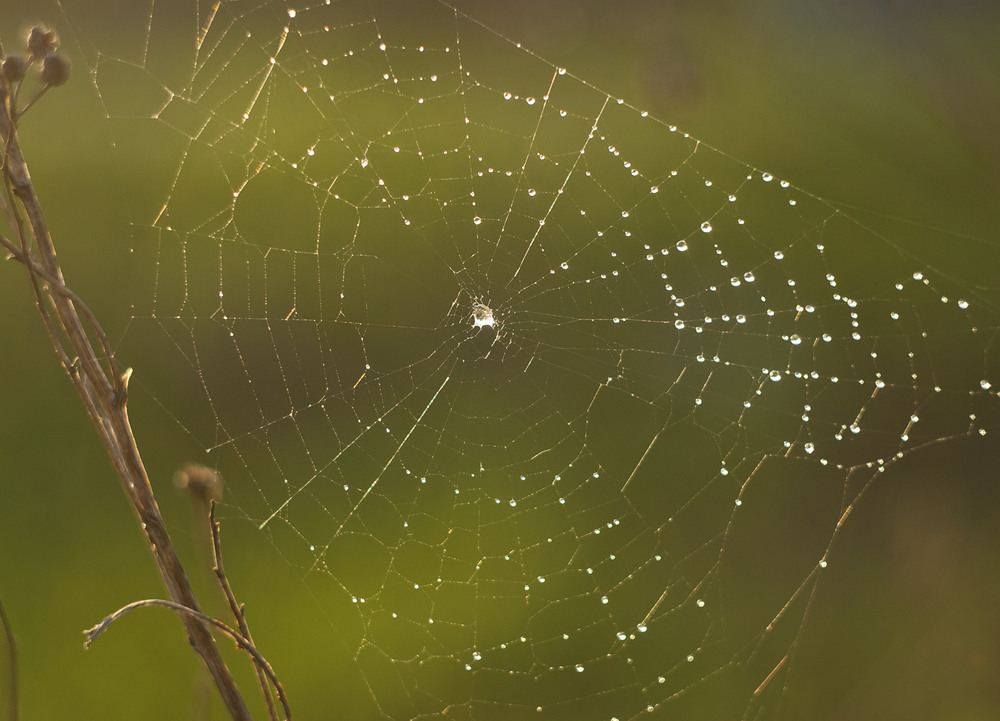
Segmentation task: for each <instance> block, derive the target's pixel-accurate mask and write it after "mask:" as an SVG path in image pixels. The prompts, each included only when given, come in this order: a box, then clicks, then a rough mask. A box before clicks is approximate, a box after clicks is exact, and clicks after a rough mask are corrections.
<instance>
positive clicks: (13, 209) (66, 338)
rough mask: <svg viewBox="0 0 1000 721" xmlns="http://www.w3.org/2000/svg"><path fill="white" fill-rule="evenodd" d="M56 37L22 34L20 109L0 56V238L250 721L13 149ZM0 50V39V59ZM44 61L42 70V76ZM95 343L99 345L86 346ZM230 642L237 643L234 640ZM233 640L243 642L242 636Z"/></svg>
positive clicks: (114, 374) (95, 326) (187, 618)
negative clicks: (25, 90)
mask: <svg viewBox="0 0 1000 721" xmlns="http://www.w3.org/2000/svg"><path fill="white" fill-rule="evenodd" d="M57 43H58V39H57V37H56V35H55V33H54V32H53V31H51V30H48V29H45V28H41V27H37V28H33V29H32V31H31V33H30V34H29V35H28V40H27V48H26V49H27V50H28V52H29V54H30V60H29V65H30V64H33V63H35V62H36V61H41V62H42V66H43V67H42V80H43V82H44V83H45V85H44V87H43V88H42V91H41V92H40V93H39V94H38V95H37V96H36V97H35V98H34V99H33V100H32V101H31V102H30V103H28V105H27V106H25V108H23V109H21V111H20V113H18V111H17V90H18V89H19V88H20V86H21V84H22V83H23V77H20V78H19V77H18V72H16V71H18V67H17V63H18V61H12V63H11V64H10V65H9V66H8V63H7V60H10V58H7V60H5V61H4V63H3V68H4V69H6V68H7V67H10V68H11V70H10V76H11V77H12V78H13V80H11V78H10V77H8V73H7V71H6V70H4V72H0V143H2V145H3V148H2V160H0V171H2V173H0V174H2V184H3V191H2V193H0V212H3V213H4V215H6V217H7V221H8V227H9V228H10V229H11V231H12V232H13V233H14V238H7V237H5V236H4V235H3V234H2V233H0V245H2V246H3V247H4V248H5V249H6V250H7V251H8V253H9V254H10V256H11V257H12V258H14V259H16V260H18V261H19V262H20V263H21V264H22V265H24V267H25V269H26V270H27V273H28V280H29V283H30V285H31V289H32V292H33V294H34V297H35V305H36V307H37V308H38V312H39V313H40V315H41V317H42V322H43V324H44V325H45V329H46V331H47V333H48V335H49V339H50V340H51V342H52V346H53V348H54V350H55V352H56V355H57V356H58V358H59V361H60V362H61V363H62V365H63V367H64V368H65V370H66V372H67V374H68V375H69V377H70V380H71V381H72V382H73V385H74V387H75V388H76V390H77V393H78V394H79V396H80V399H81V400H82V401H83V405H84V407H85V408H86V409H87V413H88V415H89V416H90V419H91V421H92V422H93V424H94V427H95V428H96V429H97V432H98V435H99V436H100V437H101V441H102V442H103V444H104V446H105V448H106V450H107V452H108V456H109V458H110V459H111V463H112V465H113V466H114V468H115V471H116V472H117V474H118V477H119V479H120V480H121V484H122V489H123V490H124V492H125V495H126V496H127V497H128V499H129V502H130V503H131V505H132V508H133V510H134V512H135V515H136V518H137V520H138V521H139V525H140V527H141V528H142V531H143V533H144V534H145V536H146V541H147V543H148V544H149V547H150V550H151V551H152V554H153V559H154V560H155V562H156V565H157V568H158V569H159V571H160V576H161V578H162V579H163V583H164V586H165V587H166V589H167V592H168V594H169V596H170V598H171V599H172V601H170V602H163V603H162V604H161V605H168V606H169V607H170V608H174V609H176V610H177V611H178V612H179V616H180V619H181V622H182V623H183V624H184V627H185V629H186V631H187V634H188V640H189V642H190V643H191V645H192V646H193V647H194V649H195V650H196V651H197V652H198V654H199V655H200V656H201V658H202V660H203V661H204V663H205V665H206V667H207V668H208V671H209V673H210V674H211V676H212V679H213V681H214V682H215V685H216V687H217V688H218V689H219V693H220V695H221V697H222V700H223V703H224V704H225V706H226V709H227V710H228V712H229V715H230V716H231V717H232V718H233V719H234V720H235V721H249V720H250V713H249V711H248V710H247V706H246V702H245V701H244V700H243V697H242V695H241V694H240V691H239V689H238V688H237V686H236V682H235V681H234V680H233V677H232V674H231V673H230V672H229V669H228V667H227V666H226V664H225V661H223V659H222V656H221V654H220V653H219V649H218V646H217V645H216V643H215V639H214V638H213V637H212V634H211V632H210V630H209V626H210V625H215V626H218V624H217V622H216V623H212V619H209V618H208V617H206V616H204V614H202V613H201V612H200V610H199V606H198V600H197V599H196V598H195V595H194V591H193V590H192V588H191V584H190V583H189V581H188V578H187V574H186V572H185V570H184V567H183V565H182V564H181V561H180V558H179V557H178V556H177V553H176V551H175V550H174V546H173V542H172V541H171V539H170V535H169V534H168V533H167V528H166V524H165V523H164V522H163V518H162V517H161V516H160V510H159V507H158V506H157V503H156V498H155V497H154V495H153V489H152V487H151V486H150V483H149V477H148V476H147V474H146V469H145V467H144V466H143V463H142V458H141V457H140V455H139V449H138V447H137V446H136V442H135V438H134V436H133V435H132V427H131V425H130V424H129V420H128V412H127V408H126V401H127V398H128V395H127V385H128V379H129V375H130V374H131V370H126V371H125V372H121V371H120V370H119V368H118V364H117V361H116V359H115V356H114V353H113V350H112V348H111V345H110V343H109V342H108V339H107V336H106V334H105V332H104V329H103V328H102V327H101V325H100V323H98V321H97V319H96V318H95V317H94V315H93V313H92V312H91V311H90V309H89V308H88V307H87V306H86V305H85V304H84V303H83V301H82V300H81V299H80V298H79V296H77V295H76V294H75V293H73V292H72V291H71V290H70V289H69V288H68V287H67V286H66V283H65V281H64V280H63V274H62V268H61V267H60V265H59V260H58V258H57V257H56V251H55V245H54V244H53V241H52V237H51V235H50V233H49V229H48V226H47V225H46V222H45V217H44V215H43V213H42V208H41V204H40V203H39V200H38V196H37V195H36V193H35V188H34V186H33V185H32V182H31V176H30V175H29V173H28V166H27V163H26V162H25V159H24V156H23V155H22V152H21V146H20V142H19V140H18V131H17V120H18V118H19V117H20V116H23V114H24V111H25V110H27V108H28V107H30V106H31V105H33V104H34V103H35V102H36V101H37V100H38V98H40V97H41V96H42V94H44V92H45V90H47V89H48V88H49V87H54V86H56V85H60V84H61V83H64V82H65V81H66V79H67V77H68V71H69V63H68V61H66V62H63V61H59V60H52V58H53V57H60V56H58V55H55V56H54V55H53V53H54V52H55V49H56V46H57ZM3 56H4V52H3V47H2V45H0V57H3ZM46 65H47V66H48V68H49V70H48V73H47V74H46ZM95 342H96V344H97V346H98V347H99V348H100V352H98V351H97V350H96V349H95ZM230 635H232V634H230ZM237 635H239V634H237ZM240 638H242V636H240ZM237 643H238V644H239V643H240V641H239V640H237ZM247 643H248V642H247ZM241 645H242V646H243V647H244V648H247V646H246V644H241ZM250 648H252V646H250ZM251 655H253V654H251ZM258 655H259V654H258ZM268 668H269V667H268Z"/></svg>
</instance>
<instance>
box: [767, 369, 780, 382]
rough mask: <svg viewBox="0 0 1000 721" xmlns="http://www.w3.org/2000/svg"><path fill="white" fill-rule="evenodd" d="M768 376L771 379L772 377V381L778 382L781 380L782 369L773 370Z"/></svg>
mask: <svg viewBox="0 0 1000 721" xmlns="http://www.w3.org/2000/svg"><path fill="white" fill-rule="evenodd" d="M768 377H769V378H770V379H771V380H772V381H775V382H777V381H780V380H781V371H771V372H770V373H769V374H768Z"/></svg>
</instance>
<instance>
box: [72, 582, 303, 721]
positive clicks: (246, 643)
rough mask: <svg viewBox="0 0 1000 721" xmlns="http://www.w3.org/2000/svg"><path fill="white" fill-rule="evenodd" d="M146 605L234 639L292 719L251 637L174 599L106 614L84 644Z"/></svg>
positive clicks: (136, 604)
mask: <svg viewBox="0 0 1000 721" xmlns="http://www.w3.org/2000/svg"><path fill="white" fill-rule="evenodd" d="M144 606H162V607H164V608H172V609H173V610H175V611H177V612H178V613H180V614H182V615H184V616H190V617H191V618H195V619H197V620H199V621H201V622H203V623H207V624H210V625H211V626H213V627H215V628H217V629H219V630H220V631H222V633H224V634H226V635H227V636H229V637H230V638H231V639H233V641H235V642H236V645H237V646H238V647H239V648H241V649H243V650H244V651H246V652H247V653H248V654H249V655H250V658H252V659H253V662H254V666H255V667H256V668H257V669H259V670H260V671H261V673H263V674H264V675H265V676H266V677H267V678H268V679H269V680H270V681H271V683H273V684H274V688H275V689H276V690H277V692H278V698H279V699H280V700H281V705H282V706H283V707H284V709H285V718H286V719H289V720H290V719H291V717H292V715H291V712H290V711H289V708H288V699H287V698H286V697H285V689H284V688H282V686H281V683H280V682H279V681H278V676H277V674H275V672H274V669H273V668H271V664H269V663H268V662H267V659H266V658H264V657H263V656H262V655H261V654H260V651H258V650H257V649H256V648H254V645H253V643H252V642H251V641H250V639H248V638H247V637H246V636H244V635H242V634H240V632H239V631H234V630H233V629H232V628H230V627H229V626H227V625H226V624H224V623H223V622H222V621H219V620H218V619H215V618H212V617H211V616H208V615H206V614H204V613H202V612H201V611H196V610H194V609H193V608H188V607H187V606H184V605H182V604H179V603H174V602H173V601H164V600H163V599H161V598H147V599H145V600H142V601H133V602H132V603H130V604H128V605H126V606H123V607H122V608H119V609H118V610H117V611H115V612H114V613H112V614H111V615H110V616H105V617H104V619H103V620H102V621H101V622H100V623H99V624H97V625H96V626H94V627H93V628H88V629H87V630H86V631H84V632H83V633H84V635H85V636H86V637H87V640H86V641H84V643H83V645H84V646H85V647H86V648H90V645H91V644H92V643H93V642H94V641H96V640H97V637H98V636H100V635H101V634H102V633H104V632H105V631H106V630H107V629H108V627H109V626H110V625H111V624H112V623H114V622H115V621H117V620H118V619H119V618H121V617H122V616H124V615H125V614H126V613H128V612H129V611H134V610H135V609H137V608H143V607H144Z"/></svg>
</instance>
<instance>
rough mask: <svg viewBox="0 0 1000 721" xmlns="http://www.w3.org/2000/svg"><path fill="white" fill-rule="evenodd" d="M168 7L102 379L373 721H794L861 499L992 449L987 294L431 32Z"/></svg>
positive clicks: (680, 137) (113, 81)
mask: <svg viewBox="0 0 1000 721" xmlns="http://www.w3.org/2000/svg"><path fill="white" fill-rule="evenodd" d="M185 12H187V14H186V15H184V14H183V13H177V14H176V15H175V14H171V13H170V12H168V10H167V9H165V8H161V7H160V6H153V7H152V9H150V8H141V9H131V10H129V9H122V10H121V13H122V14H121V16H120V17H121V19H122V23H123V25H124V24H126V23H127V22H129V21H130V20H134V21H135V23H136V24H135V27H138V28H142V31H141V32H137V33H135V34H134V35H131V36H126V35H122V36H121V37H118V38H116V45H115V46H114V47H115V51H114V53H110V54H108V53H101V54H99V55H98V58H97V61H96V64H95V65H94V67H93V72H92V78H93V83H94V85H95V87H96V89H97V91H98V93H99V96H100V99H101V102H102V106H103V109H104V113H105V114H106V117H107V119H108V121H109V124H110V127H111V137H112V138H113V141H114V144H115V147H116V150H117V151H118V158H119V163H120V165H121V167H122V170H123V173H124V174H125V176H126V177H127V178H129V180H130V186H131V194H130V199H129V200H130V208H131V210H130V214H131V220H132V231H133V233H132V242H131V248H130V252H131V254H132V256H133V260H134V263H133V265H134V276H133V278H134V284H133V285H134V290H133V294H132V298H133V305H132V312H131V322H130V325H129V329H128V332H127V334H126V338H125V346H124V348H125V349H126V350H127V354H128V356H129V361H130V362H132V363H134V364H135V365H136V366H137V367H138V368H140V369H142V373H141V375H142V378H143V382H144V383H145V384H146V386H147V387H148V388H149V389H150V390H151V391H152V392H153V394H154V395H155V396H156V398H157V399H158V400H159V402H160V403H162V404H163V405H164V406H165V407H166V408H167V409H168V410H169V411H170V412H171V413H172V414H173V415H174V416H175V417H176V418H177V419H178V421H179V422H180V423H181V425H182V426H183V428H184V429H185V431H186V432H187V433H188V434H190V436H191V437H192V438H194V439H196V440H197V441H198V443H199V444H200V445H201V446H203V447H204V448H205V449H206V450H207V451H208V452H209V453H210V454H211V456H212V459H213V462H214V463H216V464H217V465H218V466H219V467H220V468H221V469H222V471H223V473H224V475H225V476H226V478H227V482H228V490H227V492H228V494H229V495H228V497H227V504H228V508H227V511H228V514H229V516H230V518H231V519H232V518H233V517H239V518H244V519H246V520H247V521H249V522H250V523H252V525H253V527H255V528H256V529H259V531H260V533H262V534H264V535H265V536H266V537H267V538H268V539H270V540H271V541H272V542H273V543H274V545H275V547H276V548H277V549H278V550H279V551H280V552H281V554H282V555H283V556H284V557H285V558H286V559H287V562H288V563H289V564H291V566H292V567H293V568H295V569H296V571H297V572H298V573H299V574H300V575H301V576H302V577H303V578H305V579H307V581H308V582H309V584H310V586H311V587H312V588H313V589H314V591H315V593H316V596H317V598H320V599H322V602H323V603H324V604H326V605H327V607H328V608H329V609H330V613H329V616H328V618H329V621H328V622H329V624H331V625H332V626H333V627H334V628H335V630H336V633H337V634H338V635H339V636H340V637H341V638H342V639H343V642H344V643H345V645H347V646H348V648H349V649H350V658H351V663H352V664H353V666H354V669H355V673H356V674H357V677H358V678H359V679H361V683H362V684H363V686H364V694H365V696H366V698H367V706H366V707H365V708H364V709H363V710H362V711H360V712H359V714H361V715H365V716H366V717H371V718H393V719H402V718H424V717H444V716H448V717H455V718H476V719H483V718H523V717H526V716H531V717H535V718H574V719H605V720H607V719H619V720H622V721H623V720H624V719H632V718H635V717H637V716H640V715H642V714H647V713H650V712H657V711H660V710H667V711H670V712H675V713H684V712H688V713H698V714H699V715H706V716H707V715H714V716H716V717H722V718H731V717H740V716H744V717H752V716H755V715H756V714H758V712H760V711H761V709H764V708H770V707H772V706H774V705H776V704H777V703H778V701H779V700H780V697H781V695H782V692H783V691H784V689H785V688H786V686H787V684H788V681H787V679H788V674H789V673H791V672H792V668H793V666H794V663H793V662H794V656H795V652H796V649H797V647H798V642H799V639H800V637H801V634H802V629H803V628H804V621H805V619H806V617H807V615H808V610H809V607H810V603H811V602H812V599H813V597H814V594H815V592H816V589H817V585H818V583H819V581H820V579H821V577H822V576H823V573H824V569H825V568H826V566H827V561H828V558H829V556H830V554H831V552H832V549H833V547H834V542H835V540H836V538H837V536H838V532H839V531H840V529H841V527H842V525H843V524H844V522H845V521H846V520H847V519H848V517H849V516H850V514H851V513H852V511H853V509H854V508H855V505H856V503H857V502H858V501H859V500H860V498H861V496H862V495H863V494H864V492H865V490H866V489H867V488H869V487H870V485H871V484H872V483H874V482H876V480H877V479H878V478H879V476H880V474H882V473H883V472H884V471H885V470H886V469H888V468H890V467H891V466H893V464H895V463H897V462H898V461H899V460H900V459H903V458H904V457H906V456H907V455H908V454H910V453H911V452H912V451H914V450H916V449H920V448H922V447H925V446H927V445H931V444H938V443H941V442H943V441H946V440H948V439H955V438H963V437H978V436H982V435H986V434H987V428H988V422H987V421H988V419H991V418H995V414H996V406H997V392H996V388H995V385H996V383H997V382H1000V381H998V380H997V376H996V368H995V354H994V353H991V352H990V347H991V344H993V343H995V338H996V329H997V323H996V309H995V307H994V305H993V301H992V300H991V298H990V297H989V295H988V294H986V293H985V292H980V291H979V290H977V288H975V287H970V286H969V285H968V284H964V285H963V284H961V283H959V282H956V281H955V280H953V279H952V278H951V277H949V275H948V274H947V273H946V272H945V271H944V270H943V269H941V268H940V267H939V266H938V265H935V264H928V263H926V262H921V261H920V259H919V258H918V257H916V256H915V255H914V254H912V253H911V252H910V251H908V250H907V247H906V245H905V243H904V241H903V240H902V239H900V238H898V237H895V236H893V235H889V234H883V233H881V232H878V231H876V230H874V229H871V228H868V227H866V226H865V225H864V224H862V223H860V222H859V221H858V220H856V219H854V218H852V217H851V216H850V215H849V214H846V213H844V212H843V211H842V210H840V209H838V208H837V207H835V206H834V205H832V204H830V203H828V202H826V201H824V200H823V199H822V198H819V197H817V196H815V195H812V194H810V193H808V192H807V191H805V190H803V189H801V188H798V187H796V186H794V185H792V184H790V183H789V182H787V181H784V180H782V179H780V178H777V177H773V176H772V175H771V174H770V173H768V172H767V171H766V169H761V168H756V167H752V166H749V165H747V164H745V163H743V162H741V161H739V160H736V159H734V158H732V157H729V156H728V155H726V154H725V153H723V152H720V151H718V150H716V149H714V148H712V147H711V146H709V145H707V144H705V143H703V142H701V141H700V140H698V139H696V138H694V137H692V136H691V135H689V134H688V133H686V132H684V131H683V130H682V129H679V128H676V127H674V126H672V125H669V124H666V123H664V122H661V121H660V120H658V119H656V118H655V117H652V116H651V115H649V114H648V113H646V112H643V111H642V110H641V109H638V108H635V107H633V106H632V105H630V104H629V103H628V102H626V101H624V100H621V99H619V98H616V97H614V96H611V95H608V94H607V93H605V92H603V91H601V90H599V89H598V88H596V87H594V86H593V85H591V84H589V83H588V82H587V81H586V80H585V79H583V78H579V77H576V76H575V75H574V74H573V73H572V72H569V71H568V70H566V69H564V68H560V67H557V66H554V65H552V64H550V63H549V62H547V61H546V60H544V59H543V58H541V57H539V56H538V55H536V54H534V53H533V52H531V51H530V50H527V49H525V48H522V47H521V46H520V45H519V44H517V43H516V42H514V41H512V40H510V39H508V38H506V37H504V36H502V35H500V34H497V33H496V32H494V31H492V30H490V29H489V28H487V27H484V26H483V25H481V24H479V23H477V22H476V21H475V20H473V19H470V18H469V17H467V16H465V15H464V14H463V13H461V12H460V11H458V10H456V9H454V8H452V7H451V6H449V5H447V4H445V3H442V2H427V3H421V4H420V12H419V13H417V12H416V11H415V10H414V9H413V7H412V3H392V2H384V1H382V0H380V1H379V2H377V3H368V2H332V3H331V2H326V3H325V4H324V3H322V2H320V3H318V4H315V5H313V6H295V7H294V9H292V8H291V7H290V6H288V5H286V4H285V3H279V2H265V1H255V2H235V1H234V2H224V3H217V4H213V5H204V6H202V5H196V6H194V7H191V8H187V9H186V11H185ZM129 13H132V15H131V16H130V15H129ZM178 28H180V29H178ZM194 32H196V33H197V35H196V38H197V41H196V42H195V43H188V44H187V45H184V46H182V47H179V46H178V44H177V41H176V38H177V37H178V35H180V36H181V37H185V36H186V37H187V38H188V39H190V38H191V37H192V35H193V33H194ZM130 44H131V45H132V47H129V45H130ZM123 354H125V350H123ZM133 358H135V359H136V360H133ZM141 359H147V360H148V362H145V363H143V362H142V360H141ZM149 359H155V362H154V361H153V360H149Z"/></svg>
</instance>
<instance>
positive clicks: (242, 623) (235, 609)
mask: <svg viewBox="0 0 1000 721" xmlns="http://www.w3.org/2000/svg"><path fill="white" fill-rule="evenodd" d="M208 509H209V510H208V525H209V527H210V528H211V530H212V557H213V558H214V559H215V566H214V567H213V568H212V570H213V571H214V572H215V577H216V578H217V579H219V585H220V586H221V587H222V592H223V593H224V594H225V596H226V602H227V603H228V604H229V610H230V611H232V613H233V618H235V619H236V623H237V625H239V627H240V633H242V634H243V635H244V636H245V637H246V638H247V640H249V641H250V642H251V643H253V636H251V635H250V627H249V626H248V625H247V619H246V606H245V605H243V604H242V603H239V602H237V600H236V594H234V593H233V589H232V586H230V585H229V579H228V578H226V571H225V570H224V569H223V567H222V537H221V532H220V527H219V523H218V521H216V520H215V499H214V498H213V499H212V500H211V502H210V503H209V507H208ZM255 670H256V671H257V682H258V683H259V684H260V693H261V695H262V696H263V697H264V703H265V704H266V705H267V717H268V718H269V719H271V721H278V711H277V709H275V707H274V698H273V697H272V696H271V688H270V687H269V686H268V685H267V678H266V677H265V676H264V671H263V669H262V668H261V667H260V666H257V667H256V669H255ZM285 718H286V719H288V707H287V706H286V707H285Z"/></svg>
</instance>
